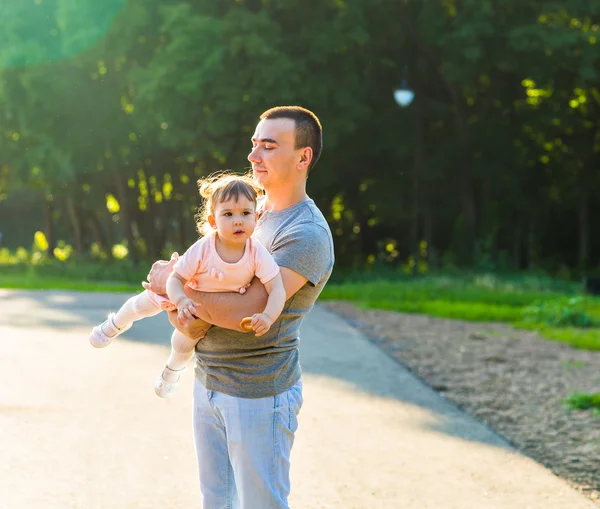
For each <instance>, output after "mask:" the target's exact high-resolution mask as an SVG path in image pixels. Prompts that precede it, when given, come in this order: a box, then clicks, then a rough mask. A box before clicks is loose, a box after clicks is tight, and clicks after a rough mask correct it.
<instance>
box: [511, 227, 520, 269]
mask: <svg viewBox="0 0 600 509" xmlns="http://www.w3.org/2000/svg"><path fill="white" fill-rule="evenodd" d="M521 233H522V232H521V224H520V223H517V224H516V225H515V226H514V229H513V249H512V264H513V266H514V268H515V269H516V270H520V269H521Z"/></svg>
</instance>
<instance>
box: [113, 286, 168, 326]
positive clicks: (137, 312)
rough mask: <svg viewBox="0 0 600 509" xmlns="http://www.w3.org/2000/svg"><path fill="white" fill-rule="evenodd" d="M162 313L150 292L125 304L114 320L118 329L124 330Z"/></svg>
mask: <svg viewBox="0 0 600 509" xmlns="http://www.w3.org/2000/svg"><path fill="white" fill-rule="evenodd" d="M161 311H162V310H161V308H160V306H157V305H156V304H155V303H154V302H153V301H152V300H151V299H150V297H149V296H148V292H142V293H140V294H138V295H135V296H133V297H131V299H129V300H128V301H127V302H126V303H125V304H123V305H122V306H121V309H119V311H117V312H116V314H115V316H114V318H113V320H114V323H115V325H116V326H117V327H119V328H122V327H126V326H127V325H129V324H130V323H132V322H135V321H137V320H141V319H142V318H147V317H149V316H154V315H157V314H158V313H160V312H161Z"/></svg>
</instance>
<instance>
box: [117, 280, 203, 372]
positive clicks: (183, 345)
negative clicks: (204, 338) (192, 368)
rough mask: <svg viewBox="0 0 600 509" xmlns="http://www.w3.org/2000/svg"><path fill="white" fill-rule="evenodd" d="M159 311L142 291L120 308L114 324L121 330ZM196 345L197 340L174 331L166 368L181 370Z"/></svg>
mask: <svg viewBox="0 0 600 509" xmlns="http://www.w3.org/2000/svg"><path fill="white" fill-rule="evenodd" d="M161 311H162V309H161V308H160V307H159V306H157V305H156V304H155V303H154V302H152V300H151V299H150V297H149V296H148V293H147V292H145V291H144V292H142V293H140V294H138V295H135V296H134V297H131V298H130V299H129V300H128V301H127V302H125V304H123V306H121V309H119V311H117V312H116V314H115V317H114V322H115V325H116V326H117V327H119V328H123V327H125V326H126V325H127V324H129V323H132V322H135V321H137V320H141V319H142V318H147V317H150V316H155V315H157V314H158V313H160V312H161ZM197 343H198V340H194V339H191V338H188V337H187V336H186V335H184V334H182V333H181V332H179V331H178V330H177V329H175V330H174V331H173V334H172V335H171V355H170V356H169V360H168V361H167V366H168V367H169V368H171V369H172V370H175V371H177V370H179V369H183V368H184V367H185V365H186V364H187V363H188V361H189V360H190V359H191V358H192V357H193V356H194V349H195V348H196V344H197Z"/></svg>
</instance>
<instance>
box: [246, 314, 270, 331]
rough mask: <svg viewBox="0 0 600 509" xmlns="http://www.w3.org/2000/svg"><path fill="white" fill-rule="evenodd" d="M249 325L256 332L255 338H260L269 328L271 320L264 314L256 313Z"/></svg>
mask: <svg viewBox="0 0 600 509" xmlns="http://www.w3.org/2000/svg"><path fill="white" fill-rule="evenodd" d="M250 325H252V328H253V329H254V332H256V336H262V335H263V334H264V333H265V332H267V331H268V330H269V329H270V328H271V325H273V320H271V318H270V317H269V315H266V314H265V313H256V314H254V315H252V322H250Z"/></svg>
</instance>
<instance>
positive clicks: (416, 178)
mask: <svg viewBox="0 0 600 509" xmlns="http://www.w3.org/2000/svg"><path fill="white" fill-rule="evenodd" d="M421 104H422V98H421V97H419V94H418V92H417V93H416V94H415V101H414V109H413V115H414V122H415V143H414V151H415V152H414V161H413V172H412V215H411V225H410V245H411V248H410V249H411V254H412V256H413V260H414V262H415V263H414V265H413V269H412V273H413V274H416V273H417V269H418V263H419V255H420V249H419V244H420V242H419V217H420V211H419V206H420V199H419V185H420V178H421V167H422V166H423V116H422V108H421Z"/></svg>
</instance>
